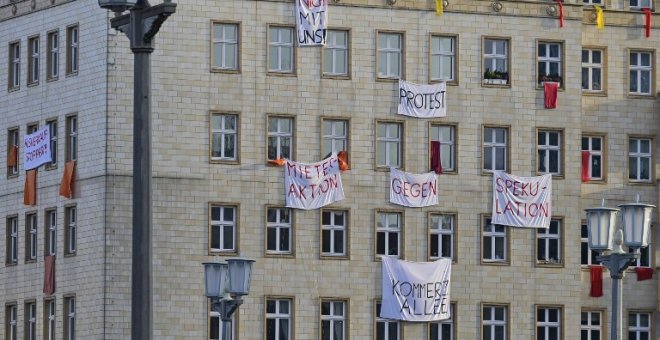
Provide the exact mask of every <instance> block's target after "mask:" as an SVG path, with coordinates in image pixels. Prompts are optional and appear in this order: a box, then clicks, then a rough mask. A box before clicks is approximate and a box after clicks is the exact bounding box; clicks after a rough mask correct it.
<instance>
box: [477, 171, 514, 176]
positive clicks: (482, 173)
mask: <svg viewBox="0 0 660 340" xmlns="http://www.w3.org/2000/svg"><path fill="white" fill-rule="evenodd" d="M496 172H506V173H509V170H484V169H481V176H493V174H494V173H496Z"/></svg>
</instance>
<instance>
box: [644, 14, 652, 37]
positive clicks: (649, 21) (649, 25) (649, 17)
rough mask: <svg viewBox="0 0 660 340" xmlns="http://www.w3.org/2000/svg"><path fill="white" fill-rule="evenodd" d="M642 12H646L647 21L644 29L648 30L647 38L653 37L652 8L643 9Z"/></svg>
mask: <svg viewBox="0 0 660 340" xmlns="http://www.w3.org/2000/svg"><path fill="white" fill-rule="evenodd" d="M642 12H644V18H645V19H646V20H644V21H645V24H644V28H646V37H647V38H648V37H650V36H651V9H650V8H642Z"/></svg>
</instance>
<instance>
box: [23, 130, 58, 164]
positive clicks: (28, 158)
mask: <svg viewBox="0 0 660 340" xmlns="http://www.w3.org/2000/svg"><path fill="white" fill-rule="evenodd" d="M23 150H24V151H23V152H24V154H23V164H25V170H30V169H34V168H38V167H39V166H40V165H41V164H44V163H48V162H50V161H51V155H50V126H49V125H46V126H44V127H43V128H41V129H40V130H38V131H37V132H35V133H31V134H29V135H27V136H25V138H23Z"/></svg>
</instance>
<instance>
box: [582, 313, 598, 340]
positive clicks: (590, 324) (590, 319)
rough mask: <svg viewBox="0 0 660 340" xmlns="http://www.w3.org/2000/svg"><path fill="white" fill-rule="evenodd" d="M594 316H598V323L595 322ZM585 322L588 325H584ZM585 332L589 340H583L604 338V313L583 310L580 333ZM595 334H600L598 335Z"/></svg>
mask: <svg viewBox="0 0 660 340" xmlns="http://www.w3.org/2000/svg"><path fill="white" fill-rule="evenodd" d="M594 315H598V323H596V321H595V320H594V319H595V318H594ZM585 316H586V317H585ZM584 321H586V322H587V323H586V324H584V323H583V322H584ZM583 331H586V332H587V338H586V339H584V338H581V340H601V339H602V338H603V313H602V312H601V311H593V310H583V311H582V313H581V318H580V333H582V332H583ZM594 332H598V333H597V335H596V334H594Z"/></svg>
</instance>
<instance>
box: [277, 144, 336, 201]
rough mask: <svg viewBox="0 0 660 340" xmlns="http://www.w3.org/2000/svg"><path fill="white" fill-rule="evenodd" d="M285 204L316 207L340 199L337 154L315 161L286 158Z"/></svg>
mask: <svg viewBox="0 0 660 340" xmlns="http://www.w3.org/2000/svg"><path fill="white" fill-rule="evenodd" d="M284 190H285V193H286V206H287V207H289V208H297V209H306V210H309V209H318V208H321V207H323V206H326V205H328V204H330V203H333V202H337V201H341V200H343V199H344V188H343V187H342V184H341V171H340V169H339V160H338V158H337V154H336V153H333V154H332V155H330V157H328V158H326V159H324V160H322V161H320V162H316V163H311V164H306V163H299V162H294V161H291V160H288V159H287V160H286V163H285V164H284Z"/></svg>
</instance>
